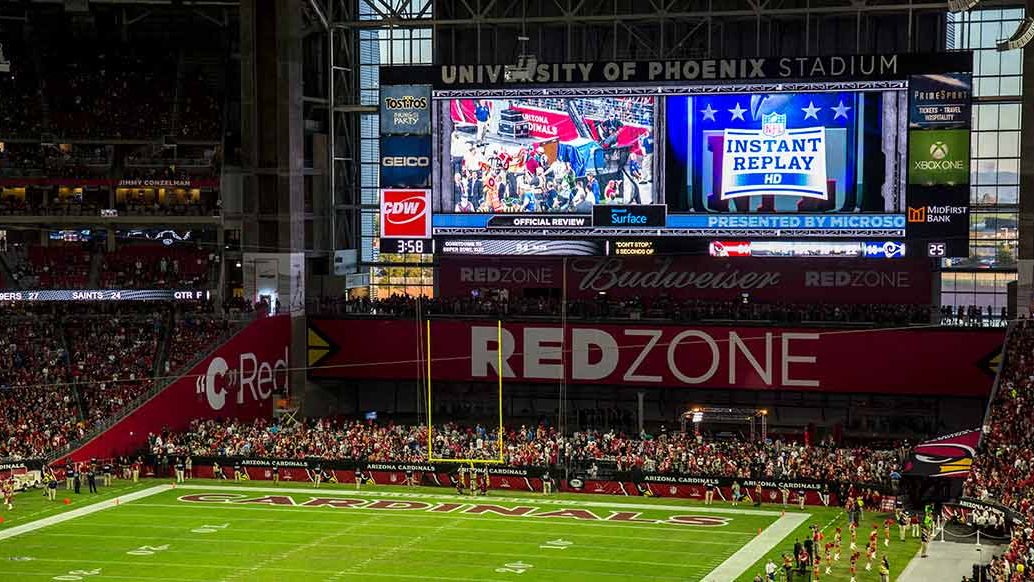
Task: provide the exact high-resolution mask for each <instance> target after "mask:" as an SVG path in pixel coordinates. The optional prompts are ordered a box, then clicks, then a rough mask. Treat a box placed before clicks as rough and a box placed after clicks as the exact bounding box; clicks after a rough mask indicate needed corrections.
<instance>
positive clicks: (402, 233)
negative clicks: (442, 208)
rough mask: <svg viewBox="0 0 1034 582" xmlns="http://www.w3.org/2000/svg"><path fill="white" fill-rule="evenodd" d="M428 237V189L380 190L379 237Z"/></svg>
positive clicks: (429, 228)
mask: <svg viewBox="0 0 1034 582" xmlns="http://www.w3.org/2000/svg"><path fill="white" fill-rule="evenodd" d="M430 237H431V191H430V190H409V189H397V188H389V189H384V190H381V238H430Z"/></svg>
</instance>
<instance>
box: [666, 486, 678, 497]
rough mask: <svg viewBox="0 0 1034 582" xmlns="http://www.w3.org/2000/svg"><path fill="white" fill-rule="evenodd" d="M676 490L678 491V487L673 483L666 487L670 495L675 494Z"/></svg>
mask: <svg viewBox="0 0 1034 582" xmlns="http://www.w3.org/2000/svg"><path fill="white" fill-rule="evenodd" d="M678 492H679V489H678V487H676V486H674V485H672V486H671V487H668V493H671V494H672V495H675V494H677V493H678Z"/></svg>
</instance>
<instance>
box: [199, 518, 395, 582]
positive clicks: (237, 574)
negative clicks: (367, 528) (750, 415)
mask: <svg viewBox="0 0 1034 582" xmlns="http://www.w3.org/2000/svg"><path fill="white" fill-rule="evenodd" d="M375 519H376V518H371V519H366V520H363V521H360V522H358V523H355V524H352V525H351V526H349V527H346V528H344V529H342V530H340V531H336V532H332V533H329V534H327V535H325V536H323V537H319V538H316V539H314V540H312V541H311V542H309V543H307V544H302V545H297V546H294V547H292V548H290V549H288V550H285V551H283V552H280V553H279V554H276V555H273V556H269V557H268V558H266V559H265V560H262V561H260V562H256V563H255V565H253V566H252V567H250V568H248V569H247V570H236V571H234V572H233V573H232V574H230V575H229V576H227V577H225V578H223V580H224V582H225V581H228V580H236V579H238V578H241V577H248V576H250V575H252V574H254V573H256V572H258V571H260V570H263V569H266V568H269V566H270V564H273V563H274V562H279V561H282V560H286V559H288V558H290V557H291V556H293V555H295V554H297V553H298V552H301V551H304V550H310V549H312V548H315V547H316V546H319V545H322V544H324V543H326V542H328V541H329V540H332V539H336V538H339V537H342V536H345V535H348V534H350V533H352V531H354V530H355V529H356V528H358V527H361V526H363V525H366V524H368V523H370V522H371V521H374V520H375ZM181 553H182V552H181ZM245 579H247V578H245Z"/></svg>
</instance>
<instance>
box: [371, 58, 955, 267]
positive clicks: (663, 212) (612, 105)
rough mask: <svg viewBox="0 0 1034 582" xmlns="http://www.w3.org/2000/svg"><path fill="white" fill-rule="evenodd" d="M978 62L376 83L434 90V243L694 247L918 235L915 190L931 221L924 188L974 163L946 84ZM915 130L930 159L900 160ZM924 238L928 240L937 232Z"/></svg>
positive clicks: (669, 66)
mask: <svg viewBox="0 0 1034 582" xmlns="http://www.w3.org/2000/svg"><path fill="white" fill-rule="evenodd" d="M971 68H972V55H971V54H970V53H945V54H926V55H918V54H900V55H879V56H873V55H853V56H843V57H836V56H831V57H804V58H791V57H788V58H775V59H766V58H760V59H700V60H689V61H663V62H616V63H610V62H604V63H589V64H586V63H538V62H535V61H534V60H526V61H524V62H522V63H518V64H517V65H469V66H467V65H447V66H427V67H405V68H404V69H400V68H392V67H386V68H383V69H382V70H381V83H382V84H384V85H388V86H390V85H391V84H392V83H396V82H397V83H400V84H401V83H403V82H405V83H408V84H412V83H420V84H426V85H429V86H431V88H432V90H431V103H430V109H431V128H432V131H431V142H432V143H431V158H432V159H431V161H430V174H431V176H430V183H431V191H432V192H431V210H432V233H433V236H434V238H436V239H441V241H442V242H444V241H451V244H450V245H443V244H437V245H436V248H439V249H446V248H453V247H455V248H465V249H470V248H475V247H477V248H482V249H487V248H492V249H498V248H500V247H505V248H509V246H513V247H514V249H515V250H516V249H517V248H518V247H520V248H521V249H525V250H526V248H528V245H527V244H523V243H520V241H521V240H540V241H557V240H564V239H568V240H577V241H597V242H600V243H604V244H599V245H584V244H582V245H567V246H563V245H557V244H555V243H554V244H552V245H549V244H543V245H542V246H541V247H532V248H536V249H539V250H538V251H535V252H544V251H543V250H542V249H547V250H552V249H553V248H555V249H557V250H562V249H574V248H580V249H581V248H586V249H587V248H595V249H598V248H609V247H608V245H606V244H605V242H606V241H612V240H615V239H618V238H620V239H622V240H629V239H632V238H636V237H641V238H644V239H647V238H649V239H653V240H664V239H671V241H684V242H685V245H684V246H686V247H687V248H689V247H693V248H694V249H695V248H699V247H700V245H701V244H705V245H706V244H707V243H704V242H702V241H704V240H705V239H707V240H720V239H723V238H727V239H734V240H793V239H808V240H853V241H872V240H885V241H893V240H899V241H903V240H904V239H906V238H907V237H908V236H909V234H910V233H914V232H918V229H916V228H915V227H914V226H910V223H912V222H914V221H915V220H917V218H916V217H918V216H919V214H918V212H917V211H915V212H910V211H911V210H914V209H912V208H910V206H909V199H910V198H909V195H910V188H911V187H912V186H913V185H923V186H925V187H926V189H925V190H924V192H923V200H924V202H923V203H924V204H927V205H929V210H928V212H927V215H930V214H932V213H934V211H935V210H936V208H935V206H936V205H935V204H934V203H933V202H931V196H932V197H933V198H934V201H935V198H936V191H933V192H932V193H931V190H930V189H929V184H930V183H934V184H939V183H940V182H943V183H944V184H945V185H949V186H955V185H957V183H958V182H959V180H958V179H957V178H955V177H953V174H951V172H950V171H949V170H951V169H953V168H955V167H956V166H957V165H958V164H960V163H963V162H965V164H966V165H967V167H968V151H966V152H963V151H962V150H961V149H960V148H958V147H955V146H954V145H952V144H954V143H955V142H958V141H959V140H961V139H962V137H961V136H956V135H954V133H958V132H968V125H967V124H966V123H964V119H965V118H966V117H967V116H968V111H969V110H968V103H969V99H970V98H969V89H968V87H965V88H963V87H962V86H961V84H959V83H954V84H952V83H950V82H948V85H949V86H950V88H951V89H952V91H951V92H950V93H945V92H944V91H942V90H941V89H943V87H944V86H945V83H946V82H947V81H945V79H948V81H951V80H952V79H960V78H963V76H964V77H965V78H967V79H968V71H970V70H971ZM912 84H914V87H913V90H911V91H910V86H912ZM917 132H927V133H923V134H922V135H921V136H920V138H921V139H923V140H925V141H924V146H923V147H924V152H926V151H928V152H929V154H928V157H932V158H936V159H932V160H927V161H923V160H918V156H919V154H917V153H916V152H915V151H910V149H909V144H910V137H911V136H914V135H916V134H917ZM930 132H941V133H951V134H952V135H950V136H947V135H946V136H939V134H937V133H930ZM926 141H929V142H930V143H929V144H926ZM934 144H938V145H936V146H935V145H934ZM914 149H915V148H914V147H913V150H914ZM949 149H950V151H951V153H950V154H949V153H948V150H949ZM924 155H926V154H924ZM945 160H946V161H945ZM913 165H915V166H916V167H917V168H920V169H918V170H915V171H911V170H910V168H911V166H913ZM946 168H947V170H946ZM955 173H959V172H958V171H956V172H955ZM950 198H951V204H953V205H956V206H957V204H958V197H957V196H952V197H950ZM910 216H911V217H912V218H911V219H910V218H909V217H910ZM955 234H957V233H955ZM922 236H923V239H924V240H928V239H931V238H933V239H935V238H936V237H937V236H938V227H937V225H936V222H934V223H932V225H931V223H928V225H927V226H926V227H925V228H924V230H923V235H922ZM488 240H497V241H508V242H507V243H506V244H502V245H499V244H493V245H487V246H486V245H484V244H482V243H479V242H478V241H488ZM507 245H509V246H507ZM694 245H695V246H694ZM679 246H680V245H679V244H674V242H668V243H666V244H665V245H664V248H674V247H679ZM586 252H588V251H586ZM504 254H505V253H504Z"/></svg>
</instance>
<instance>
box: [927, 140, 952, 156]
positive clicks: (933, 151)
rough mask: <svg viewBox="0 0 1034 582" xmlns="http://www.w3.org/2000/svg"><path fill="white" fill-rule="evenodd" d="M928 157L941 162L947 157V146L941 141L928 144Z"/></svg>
mask: <svg viewBox="0 0 1034 582" xmlns="http://www.w3.org/2000/svg"><path fill="white" fill-rule="evenodd" d="M930 157H931V158H933V159H935V160H943V159H944V158H946V157H948V144H946V143H944V142H943V141H935V142H933V143H932V144H930Z"/></svg>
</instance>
